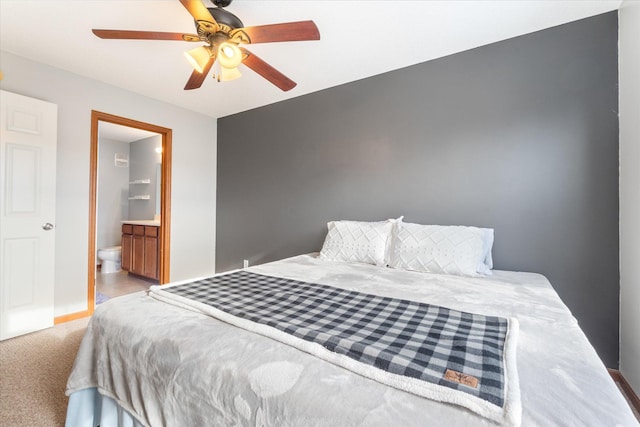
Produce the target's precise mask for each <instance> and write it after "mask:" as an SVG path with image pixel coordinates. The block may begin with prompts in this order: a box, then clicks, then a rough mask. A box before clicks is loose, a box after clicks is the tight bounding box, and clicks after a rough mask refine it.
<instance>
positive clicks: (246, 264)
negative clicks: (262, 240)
mask: <svg viewBox="0 0 640 427" xmlns="http://www.w3.org/2000/svg"><path fill="white" fill-rule="evenodd" d="M247 267H249V260H248V259H245V260H244V261H242V268H247Z"/></svg>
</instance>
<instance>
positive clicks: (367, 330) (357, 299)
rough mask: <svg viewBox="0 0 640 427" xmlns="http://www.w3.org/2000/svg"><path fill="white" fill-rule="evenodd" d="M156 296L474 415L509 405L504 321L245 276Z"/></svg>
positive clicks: (217, 279)
mask: <svg viewBox="0 0 640 427" xmlns="http://www.w3.org/2000/svg"><path fill="white" fill-rule="evenodd" d="M153 292H154V291H152V294H153ZM155 292H156V293H161V294H163V295H165V298H164V299H166V296H167V294H171V295H174V296H178V298H179V297H183V298H186V299H188V300H189V301H196V302H198V303H201V304H204V305H206V306H209V307H211V308H213V309H215V310H219V311H221V312H223V313H227V314H229V315H231V316H233V317H234V318H237V319H243V320H244V321H250V322H253V323H256V324H259V325H264V326H267V327H269V328H274V329H276V330H278V331H280V332H284V333H286V334H288V335H291V336H293V337H297V338H298V339H299V340H304V341H308V342H313V343H317V344H319V345H321V346H323V347H324V349H327V350H329V351H330V352H332V353H335V354H339V355H343V356H346V357H348V358H349V359H352V360H353V361H357V362H358V364H363V365H365V366H366V367H367V368H362V369H359V370H356V371H357V372H358V373H361V374H364V375H365V376H369V377H370V378H374V379H376V380H379V375H378V373H376V372H374V374H372V375H367V372H369V371H368V370H367V369H371V367H374V368H376V370H382V371H385V372H387V373H389V374H390V376H391V378H392V380H393V381H391V382H390V383H389V385H394V386H396V387H398V388H401V389H405V390H407V391H410V392H412V391H414V390H413V388H414V387H413V385H412V384H415V383H416V381H417V382H418V383H429V384H430V386H429V387H427V389H428V390H436V392H434V393H435V394H434V393H432V392H426V393H422V394H423V395H425V397H431V398H434V399H436V400H441V401H449V402H451V403H457V404H461V405H463V406H467V407H468V408H470V409H474V407H473V406H474V405H475V403H473V402H477V399H480V400H481V401H484V404H486V403H489V404H490V405H489V406H495V407H497V408H495V409H503V407H504V405H505V387H506V385H505V366H504V359H505V358H504V351H505V339H506V337H507V332H508V328H509V321H508V320H507V319H504V318H500V317H492V316H483V315H479V314H473V313H465V312H461V311H456V310H451V309H448V308H445V307H439V306H436V305H430V304H424V303H419V302H414V301H408V300H403V299H396V298H388V297H382V296H377V295H370V294H365V293H360V292H356V291H351V290H346V289H340V288H334V287H331V286H325V285H320V284H313V283H305V282H300V281H296V280H290V279H284V278H279V277H270V276H264V275H260V274H255V273H251V272H247V271H238V272H234V273H230V274H225V275H219V276H214V277H211V278H207V279H203V280H198V281H195V282H192V283H187V284H182V285H177V286H172V287H167V288H156V290H155ZM159 299H163V298H159ZM216 317H218V316H216ZM222 320H225V321H227V320H228V318H222ZM230 323H233V322H230ZM299 348H301V347H299ZM301 349H304V348H301ZM305 351H306V350H305ZM330 361H334V362H335V358H334V360H330ZM339 364H340V363H339ZM342 365H343V366H346V365H349V366H350V365H352V363H351V362H348V363H342ZM374 371H375V370H374ZM442 387H446V388H449V389H455V390H458V391H460V392H463V393H466V394H468V395H471V396H474V398H471V401H472V403H473V404H472V405H465V404H464V403H461V402H460V398H459V395H460V394H459V393H454V394H457V397H455V398H451V399H449V398H447V397H446V396H447V394H451V393H450V392H444V396H445V397H442V396H439V395H437V390H438V389H442ZM416 394H421V393H416ZM476 398H477V399H476ZM480 406H482V404H481V405H480ZM485 406H486V405H485ZM476 412H478V411H476ZM480 412H482V411H480ZM483 415H485V416H486V414H483Z"/></svg>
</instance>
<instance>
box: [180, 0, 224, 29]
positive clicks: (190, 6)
mask: <svg viewBox="0 0 640 427" xmlns="http://www.w3.org/2000/svg"><path fill="white" fill-rule="evenodd" d="M180 3H182V5H183V6H184V7H185V9H187V11H189V13H190V14H191V16H193V19H195V20H196V21H208V22H212V23H214V24H216V25H217V24H218V23H217V22H216V20H215V19H214V18H213V16H211V14H210V13H209V11H208V10H207V8H206V7H205V6H204V4H202V0H180Z"/></svg>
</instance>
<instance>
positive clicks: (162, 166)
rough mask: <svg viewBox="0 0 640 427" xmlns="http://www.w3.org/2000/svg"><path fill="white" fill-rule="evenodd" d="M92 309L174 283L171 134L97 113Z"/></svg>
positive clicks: (93, 118)
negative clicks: (171, 262) (171, 274)
mask: <svg viewBox="0 0 640 427" xmlns="http://www.w3.org/2000/svg"><path fill="white" fill-rule="evenodd" d="M90 168H91V171H90V206H89V245H88V260H89V263H88V264H89V265H88V273H89V274H88V308H89V310H90V311H91V312H93V309H94V307H95V305H96V304H99V303H101V302H104V301H105V300H106V299H109V298H112V297H115V296H120V295H123V294H127V293H131V292H135V291H138V290H143V289H146V288H148V287H149V286H150V285H153V284H158V283H160V284H164V283H167V282H168V281H169V255H170V254H169V236H170V218H171V214H170V206H171V204H170V200H171V187H170V183H171V129H168V128H164V127H161V126H156V125H152V124H149V123H144V122H139V121H135V120H131V119H128V118H124V117H119V116H114V115H111V114H107V113H102V112H99V111H92V112H91V165H90Z"/></svg>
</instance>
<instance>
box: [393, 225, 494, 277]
mask: <svg viewBox="0 0 640 427" xmlns="http://www.w3.org/2000/svg"><path fill="white" fill-rule="evenodd" d="M483 257H484V251H483V231H482V230H481V229H480V228H477V227H465V226H442V225H421V224H411V223H404V222H401V221H398V222H397V223H396V224H395V228H394V233H393V237H392V239H391V248H390V260H389V267H392V268H397V269H403V270H412V271H422V272H426V273H441V274H454V275H458V276H480V274H478V272H477V268H478V264H479V263H481V262H482V259H483Z"/></svg>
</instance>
